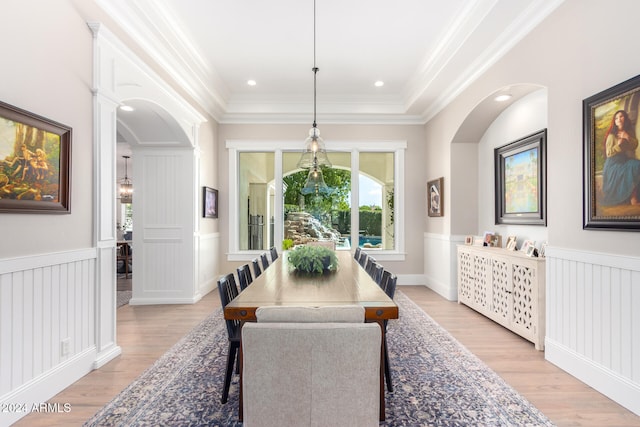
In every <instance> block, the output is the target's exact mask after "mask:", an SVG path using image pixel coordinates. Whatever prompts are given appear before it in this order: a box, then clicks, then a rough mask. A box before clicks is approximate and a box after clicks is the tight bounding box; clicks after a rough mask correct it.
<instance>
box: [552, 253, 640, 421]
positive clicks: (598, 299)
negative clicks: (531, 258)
mask: <svg viewBox="0 0 640 427" xmlns="http://www.w3.org/2000/svg"><path fill="white" fill-rule="evenodd" d="M545 357H546V359H547V360H548V361H550V362H552V363H554V364H556V365H557V366H559V367H560V368H562V369H564V370H565V371H567V372H569V373H570V374H572V375H573V376H575V377H577V378H578V379H580V380H581V381H583V382H585V383H586V384H588V385H590V386H591V387H593V388H594V389H596V390H598V391H599V392H601V393H602V394H604V395H606V396H608V397H610V398H611V399H613V400H614V401H616V402H618V403H619V404H620V405H622V406H624V407H626V408H628V409H629V410H631V411H633V412H635V413H636V414H639V415H640V258H637V257H628V256H618V255H612V254H601V253H593V252H583V251H576V250H567V249H561V248H554V247H549V248H548V249H547V337H546V341H545Z"/></svg>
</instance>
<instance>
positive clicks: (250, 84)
mask: <svg viewBox="0 0 640 427" xmlns="http://www.w3.org/2000/svg"><path fill="white" fill-rule="evenodd" d="M247 84H248V85H249V86H255V85H256V84H257V83H256V81H255V80H247Z"/></svg>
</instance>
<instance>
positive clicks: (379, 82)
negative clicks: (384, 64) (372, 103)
mask: <svg viewBox="0 0 640 427" xmlns="http://www.w3.org/2000/svg"><path fill="white" fill-rule="evenodd" d="M374 85H375V86H376V87H382V86H384V82H383V81H382V80H378V81H377V82H375V83H374Z"/></svg>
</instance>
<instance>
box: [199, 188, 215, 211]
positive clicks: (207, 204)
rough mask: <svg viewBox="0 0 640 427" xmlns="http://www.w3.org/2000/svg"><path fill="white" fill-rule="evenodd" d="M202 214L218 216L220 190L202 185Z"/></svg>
mask: <svg viewBox="0 0 640 427" xmlns="http://www.w3.org/2000/svg"><path fill="white" fill-rule="evenodd" d="M202 216H203V217H204V218H218V190H216V189H213V188H209V187H202Z"/></svg>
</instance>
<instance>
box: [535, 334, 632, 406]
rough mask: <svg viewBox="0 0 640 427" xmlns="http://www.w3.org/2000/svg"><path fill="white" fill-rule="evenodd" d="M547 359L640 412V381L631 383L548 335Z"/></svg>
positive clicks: (623, 404) (546, 342)
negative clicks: (639, 383) (639, 382)
mask: <svg viewBox="0 0 640 427" xmlns="http://www.w3.org/2000/svg"><path fill="white" fill-rule="evenodd" d="M545 359H546V360H548V361H549V362H551V363H553V364H554V365H556V366H558V367H559V368H560V369H562V370H564V371H567V372H568V373H569V374H571V375H573V376H574V377H576V378H577V379H579V380H580V381H582V382H584V383H585V384H587V385H589V386H591V387H593V388H594V389H595V390H597V391H598V392H600V393H602V394H604V395H605V396H607V397H609V398H610V399H612V400H613V401H615V402H616V403H618V404H620V405H622V406H624V407H625V408H627V409H628V410H630V411H631V412H633V413H635V414H636V415H640V385H638V384H637V383H632V382H631V381H629V380H628V379H626V378H624V377H621V376H620V375H618V374H616V373H615V372H613V371H611V370H609V369H607V368H606V367H604V366H602V365H598V364H597V363H595V362H594V361H593V360H591V359H587V358H585V357H584V356H582V355H580V354H578V353H576V352H575V351H573V350H571V349H570V348H567V347H565V346H563V345H561V344H560V343H558V342H557V341H554V340H552V339H549V338H547V339H546V340H545Z"/></svg>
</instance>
